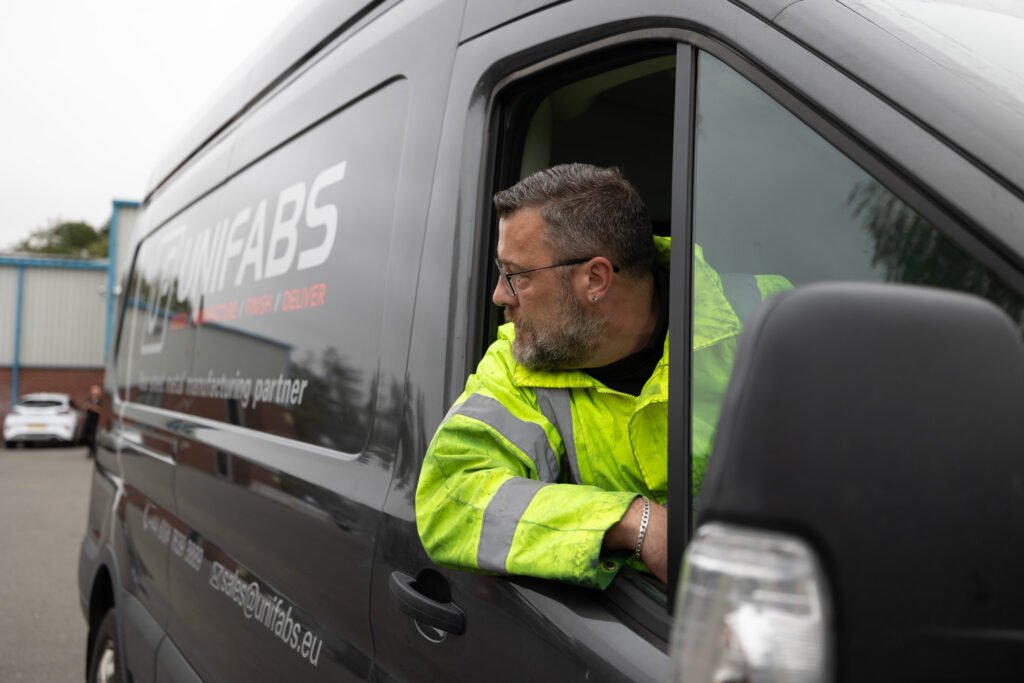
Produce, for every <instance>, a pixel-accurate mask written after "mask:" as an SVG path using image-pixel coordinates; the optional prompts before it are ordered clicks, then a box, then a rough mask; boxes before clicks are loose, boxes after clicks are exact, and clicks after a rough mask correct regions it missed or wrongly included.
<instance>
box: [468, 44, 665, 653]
mask: <svg viewBox="0 0 1024 683" xmlns="http://www.w3.org/2000/svg"><path fill="white" fill-rule="evenodd" d="M676 49H677V48H676V46H675V45H674V44H645V45H642V46H640V45H631V46H630V47H629V48H628V50H618V51H613V52H610V53H608V54H606V55H604V56H603V57H602V56H600V55H595V54H589V55H587V56H586V57H585V58H583V59H581V60H580V61H579V62H569V63H563V64H559V65H556V66H554V67H553V68H550V69H547V70H544V71H543V72H540V73H537V74H533V75H530V76H527V77H525V78H522V79H519V80H516V81H515V82H514V83H513V84H512V85H511V86H509V87H508V88H507V89H506V90H505V91H504V92H502V93H501V95H500V97H499V100H498V105H499V106H498V107H497V109H496V111H497V112H498V113H497V116H498V118H499V119H500V124H499V125H498V126H497V127H496V129H497V130H500V131H502V133H501V135H502V137H501V139H500V140H499V141H498V146H497V149H498V153H497V158H496V159H495V175H494V177H495V179H496V184H495V187H494V188H493V189H494V191H495V192H496V191H498V190H501V189H504V188H507V187H510V186H512V185H514V184H515V183H516V182H518V181H519V180H521V179H522V178H525V177H526V176H529V175H530V174H532V173H535V172H537V171H540V170H543V169H545V168H549V167H552V166H556V165H559V164H566V163H587V164H593V165H595V166H600V167H610V166H613V167H617V168H619V169H620V170H621V172H622V174H623V175H624V176H625V178H626V179H627V180H629V181H630V182H631V183H632V184H633V185H634V186H635V187H636V188H637V190H638V192H639V193H640V195H641V197H642V199H643V200H644V202H645V203H646V205H647V209H648V212H649V214H650V218H651V223H652V227H653V231H654V234H655V235H660V236H670V235H671V215H672V164H673V160H672V155H673V130H674V127H675V121H674V109H675V99H676ZM482 201H484V202H486V204H487V207H486V208H487V210H488V211H492V210H493V207H492V206H491V197H490V196H488V197H483V198H482ZM497 222H498V221H497V217H496V216H495V217H494V218H493V219H492V223H491V225H492V228H491V240H490V242H489V250H488V252H487V253H486V254H485V256H487V257H489V258H488V259H487V262H488V263H489V264H490V263H491V261H492V260H493V254H494V251H495V248H496V245H497V229H496V226H497ZM489 272H490V277H489V279H488V285H489V288H488V289H487V290H486V292H485V295H486V300H485V301H484V302H482V305H484V306H485V307H486V310H487V311H488V313H487V315H485V316H484V320H485V322H486V326H487V329H486V333H485V334H484V335H482V336H483V339H484V346H483V347H482V348H481V349H480V350H479V353H480V355H482V354H483V353H484V351H485V350H486V348H487V346H488V345H489V344H490V343H491V342H492V341H493V340H494V338H495V334H496V330H497V328H498V326H499V325H501V324H502V323H503V322H504V318H503V315H502V311H501V310H500V309H499V308H498V307H496V306H494V305H493V303H492V302H491V291H492V288H491V287H490V285H492V284H493V283H494V282H496V280H497V277H498V273H497V270H496V268H495V266H494V265H490V271H489ZM666 458H667V453H666ZM594 597H595V599H597V600H599V601H600V602H601V603H602V604H603V605H604V606H605V607H606V608H607V609H609V610H610V611H611V612H613V613H614V614H616V615H617V616H618V617H619V618H620V619H622V621H623V622H624V623H626V624H628V625H629V626H630V627H631V628H632V629H633V630H635V631H636V632H638V633H640V634H642V635H643V636H644V637H645V638H647V639H649V641H650V642H652V643H655V644H656V645H657V646H658V647H659V648H662V649H664V647H665V646H666V643H667V640H668V633H669V629H670V624H671V621H670V616H669V603H668V598H667V595H666V593H665V591H664V587H663V586H661V584H659V582H658V581H656V580H655V579H654V578H653V577H650V576H649V575H647V574H645V573H643V572H640V571H637V570H635V569H633V568H631V567H628V566H626V567H624V568H623V569H622V570H621V571H620V573H619V575H618V577H617V578H616V580H615V581H614V582H613V583H612V584H611V586H609V587H608V588H607V589H606V590H605V591H603V592H602V593H601V594H599V595H598V594H595V596H594Z"/></svg>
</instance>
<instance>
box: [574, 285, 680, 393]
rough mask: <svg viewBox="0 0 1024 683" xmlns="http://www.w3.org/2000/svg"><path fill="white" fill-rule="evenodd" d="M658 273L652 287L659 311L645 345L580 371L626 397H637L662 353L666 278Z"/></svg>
mask: <svg viewBox="0 0 1024 683" xmlns="http://www.w3.org/2000/svg"><path fill="white" fill-rule="evenodd" d="M667 275H668V274H667V273H666V272H665V271H662V270H658V271H655V277H654V287H655V292H656V296H657V297H658V301H659V305H660V310H659V311H658V324H657V326H656V327H655V328H654V334H652V335H651V338H650V339H649V340H648V341H647V345H646V346H644V347H643V348H642V349H640V350H639V351H637V352H636V353H634V354H632V355H629V356H626V357H625V358H622V359H621V360H617V361H615V362H614V363H609V364H608V365H605V366H603V367H600V368H584V369H583V372H585V373H587V374H588V375H590V376H591V377H593V378H594V379H596V380H597V381H598V382H600V383H601V384H603V385H605V386H606V387H608V388H609V389H614V390H615V391H621V392H622V393H624V394H629V395H630V396H639V395H640V391H641V390H642V389H643V388H644V384H646V383H647V380H648V379H650V378H651V375H653V374H654V368H655V367H657V365H658V361H659V360H661V357H662V355H663V354H664V352H665V335H667V334H668V287H667V286H666V284H667V281H668V278H667Z"/></svg>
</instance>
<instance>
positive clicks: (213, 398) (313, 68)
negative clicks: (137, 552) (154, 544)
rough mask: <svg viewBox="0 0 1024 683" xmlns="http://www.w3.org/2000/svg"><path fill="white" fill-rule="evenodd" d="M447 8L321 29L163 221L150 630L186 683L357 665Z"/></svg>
mask: <svg viewBox="0 0 1024 683" xmlns="http://www.w3.org/2000/svg"><path fill="white" fill-rule="evenodd" d="M461 9H462V8H461V3H460V2H445V3H435V4H434V5H433V6H424V5H422V4H421V3H407V4H401V5H397V6H395V7H391V8H390V9H385V10H383V11H381V12H379V13H378V14H377V15H376V16H374V17H372V18H371V19H370V20H368V21H367V22H366V23H365V24H360V25H359V26H358V27H357V28H356V29H354V30H353V31H352V32H351V33H350V34H345V35H342V36H340V37H339V39H338V41H337V43H336V44H332V45H328V46H327V47H325V48H324V49H323V50H322V52H321V53H319V54H318V55H316V56H315V57H313V58H311V59H309V60H308V61H307V62H306V64H305V65H304V66H303V67H301V68H299V69H298V70H297V71H296V72H295V73H294V75H292V76H290V77H289V78H288V79H287V81H286V82H285V83H283V84H282V85H281V86H280V87H279V88H278V89H276V90H275V91H274V92H272V93H271V94H270V95H269V96H268V97H267V99H266V100H265V101H262V102H260V103H259V105H258V106H255V107H253V108H252V110H251V111H250V112H249V113H248V114H247V115H246V116H244V117H243V118H242V119H241V120H240V121H239V122H238V123H237V125H236V126H235V127H234V129H233V130H232V131H231V132H230V134H228V135H227V136H226V137H225V138H224V140H223V141H222V142H221V143H220V144H224V145H230V146H231V149H232V152H231V168H230V170H229V172H228V176H227V178H226V179H225V181H224V182H223V183H222V184H220V185H219V186H218V187H217V188H216V189H215V190H214V191H213V192H212V193H210V194H209V195H207V196H205V197H203V198H202V199H200V200H199V201H198V202H197V203H195V204H194V205H193V206H192V207H190V208H189V210H188V211H187V212H186V213H185V214H182V216H181V217H179V218H175V219H173V220H172V221H171V222H170V223H168V226H169V227H170V226H175V225H179V224H180V225H182V226H184V231H183V232H182V237H181V239H182V240H183V241H184V242H183V244H185V246H183V247H182V253H187V254H191V255H192V256H191V259H192V261H191V263H190V264H188V265H186V266H185V267H184V268H183V271H182V272H184V273H185V275H184V278H183V281H184V282H185V283H186V288H187V291H188V294H189V300H190V302H191V305H192V308H191V310H190V311H189V314H188V316H187V317H188V320H187V324H189V325H191V326H193V327H194V328H195V329H196V333H197V341H196V351H195V354H194V360H193V365H192V370H191V372H190V374H189V376H188V377H186V378H185V380H184V383H183V386H182V393H183V397H184V402H185V403H184V407H183V409H182V411H181V419H180V422H179V424H178V425H177V427H176V428H177V434H178V436H179V439H180V442H181V444H180V448H179V453H178V456H177V460H176V464H177V471H176V478H175V493H176V500H177V504H178V510H179V517H180V519H181V520H182V524H183V526H182V528H181V529H180V534H175V535H174V537H173V538H172V540H171V553H170V557H169V560H168V561H169V565H170V575H171V581H170V583H171V593H172V601H173V607H172V613H171V617H170V620H169V624H168V635H169V636H170V640H171V641H173V643H174V645H175V647H176V648H178V650H180V653H181V654H182V655H183V657H184V659H185V660H186V661H187V662H188V664H189V666H191V667H192V668H193V669H194V670H195V672H196V673H197V674H198V675H199V677H200V678H202V679H203V680H210V681H233V680H237V681H338V680H346V681H347V680H363V679H366V678H367V677H369V676H370V675H371V670H372V661H373V655H374V641H373V639H372V637H371V631H370V620H369V611H370V607H371V600H370V578H371V573H370V570H371V565H372V562H373V558H374V544H375V540H376V530H377V526H378V522H379V511H380V509H381V507H382V506H383V503H384V499H385V496H386V493H387V490H388V486H389V483H390V479H391V476H392V473H393V467H394V464H395V457H394V451H395V448H396V443H397V439H398V432H399V427H398V425H399V424H400V421H401V414H402V411H403V409H404V398H403V394H404V386H405V370H404V368H405V363H406V356H407V353H408V343H409V342H408V340H409V328H410V326H411V318H412V303H413V301H412V292H413V291H414V287H415V275H416V269H417V267H418V265H419V260H418V256H419V244H420V243H421V242H422V239H423V224H424V222H425V216H426V207H427V200H428V197H429V191H430V185H429V183H423V182H422V179H423V178H425V177H429V174H430V171H431V169H432V167H433V163H434V155H435V153H436V148H437V138H438V136H439V130H440V127H441V120H442V115H443V111H444V108H443V106H444V93H445V90H446V87H447V82H448V73H449V71H450V68H451V61H452V57H453V55H454V49H455V42H456V37H457V36H456V31H457V29H458V24H459V18H460V16H461ZM424 36H429V37H430V40H429V41H426V42H425V41H424ZM163 229H164V228H162V229H161V230H163ZM159 232H160V231H158V232H157V234H159ZM162 654H163V653H162Z"/></svg>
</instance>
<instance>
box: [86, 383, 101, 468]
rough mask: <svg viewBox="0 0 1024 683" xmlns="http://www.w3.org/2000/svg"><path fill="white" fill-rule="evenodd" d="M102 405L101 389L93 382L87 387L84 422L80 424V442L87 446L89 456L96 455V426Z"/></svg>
mask: <svg viewBox="0 0 1024 683" xmlns="http://www.w3.org/2000/svg"><path fill="white" fill-rule="evenodd" d="M102 405H103V390H102V389H101V388H100V387H99V385H96V384H93V385H92V386H91V387H89V399H88V400H87V401H86V402H85V424H84V425H82V443H84V444H85V445H86V446H88V447H89V453H88V456H89V457H90V458H94V457H96V428H97V427H98V426H99V423H100V408H101V407H102Z"/></svg>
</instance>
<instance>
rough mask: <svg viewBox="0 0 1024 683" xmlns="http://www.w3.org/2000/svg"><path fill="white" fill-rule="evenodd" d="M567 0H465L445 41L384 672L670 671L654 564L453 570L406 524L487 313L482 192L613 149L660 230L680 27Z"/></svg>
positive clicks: (393, 529) (389, 569) (434, 676)
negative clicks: (500, 1) (447, 71)
mask: <svg viewBox="0 0 1024 683" xmlns="http://www.w3.org/2000/svg"><path fill="white" fill-rule="evenodd" d="M481 4H482V3H481ZM575 5H576V3H564V4H561V5H558V6H556V7H553V8H551V9H549V10H544V11H540V12H537V13H536V14H532V15H530V16H528V17H526V18H523V19H520V20H518V21H515V22H513V23H508V24H504V25H498V24H497V23H496V24H486V22H485V23H484V24H481V23H480V22H481V21H482V19H481V13H483V14H486V12H482V10H481V8H480V7H477V9H478V10H481V11H479V12H476V13H472V12H471V9H467V16H469V15H470V14H474V16H476V18H477V19H478V21H476V22H475V23H474V29H473V36H475V37H473V36H468V37H469V38H471V39H469V40H468V41H467V42H464V43H463V44H462V45H460V48H459V52H458V54H457V56H456V64H455V71H454V75H453V82H452V88H451V94H450V96H449V103H448V115H447V118H446V122H445V129H444V134H443V138H442V147H441V151H440V156H439V159H438V165H437V169H436V171H435V179H436V181H435V191H434V194H433V198H432V202H431V213H430V221H429V225H428V233H427V240H426V243H425V246H424V253H423V258H422V263H423V265H422V267H421V271H420V280H419V287H418V290H417V301H418V303H417V317H416V321H415V325H414V329H413V342H412V349H411V350H412V353H411V357H410V367H409V376H410V391H409V412H408V413H407V421H406V425H405V428H404V430H403V434H402V442H401V446H400V449H399V463H398V473H397V475H396V478H395V481H394V483H393V485H392V488H391V491H390V492H389V496H388V501H387V505H386V508H385V517H384V520H383V522H382V526H381V529H380V532H379V542H378V550H377V554H378V559H377V561H376V562H375V564H374V583H373V596H374V597H373V604H374V606H375V608H374V610H373V618H374V622H373V623H374V635H375V640H376V643H377V665H378V667H379V668H380V669H381V673H380V675H381V676H382V677H385V678H387V677H391V678H394V679H396V680H529V679H535V680H584V679H586V678H587V677H592V678H594V679H595V680H662V679H663V678H664V676H665V674H666V670H667V657H666V655H665V651H666V649H667V638H668V632H669V624H670V621H669V608H668V596H667V594H666V592H665V591H664V590H663V589H662V588H661V587H659V586H658V585H657V584H656V582H654V581H653V580H652V579H650V578H649V577H646V576H642V575H640V574H639V573H637V572H632V571H628V572H624V573H623V574H622V575H620V577H619V579H617V580H616V582H615V583H614V584H613V587H612V588H611V589H609V590H608V591H606V592H603V593H602V592H597V591H592V590H589V589H583V588H577V587H573V586H567V585H562V584H555V583H552V582H545V581H540V580H534V579H528V578H521V577H499V576H488V575H482V574H476V573H469V572H465V571H458V570H449V569H445V568H442V567H439V566H437V565H434V564H433V563H432V562H431V561H430V560H429V559H428V558H427V557H426V555H425V553H424V551H423V550H422V545H421V544H420V542H419V538H418V535H417V531H416V524H415V510H414V496H415V490H416V484H417V479H418V475H419V466H420V462H421V461H422V457H423V453H424V452H425V450H426V448H427V445H428V443H429V441H430V439H431V437H432V435H433V432H434V430H435V429H436V428H437V425H438V424H439V423H440V421H441V419H442V418H443V416H444V414H445V413H446V412H447V410H448V408H449V406H450V405H451V402H452V401H453V400H454V399H455V398H456V397H457V396H458V394H459V393H461V391H462V387H463V385H464V383H465V379H466V376H467V375H468V374H469V373H470V372H472V370H473V368H474V367H475V365H476V362H477V360H479V358H480V356H481V355H482V354H483V351H484V349H485V348H486V347H487V345H488V344H489V343H490V341H492V340H493V338H494V332H495V330H496V328H497V325H498V323H499V317H500V312H499V311H497V310H496V309H495V308H494V307H493V305H492V304H491V303H490V292H491V291H492V290H493V287H494V284H495V282H496V277H497V274H496V272H494V271H493V270H492V268H491V266H490V264H491V262H492V259H493V254H494V247H495V244H494V238H495V228H496V220H495V219H494V218H493V216H492V215H491V209H490V197H491V195H492V194H493V192H494V191H495V190H497V189H499V188H503V187H507V186H508V185H511V184H512V183H514V182H515V181H516V180H518V179H519V178H520V177H521V176H522V175H525V174H528V173H530V172H532V171H535V170H538V169H540V168H543V167H547V166H550V165H554V164H557V163H562V162H569V161H582V162H590V163H596V164H600V165H612V164H615V165H618V166H620V167H622V168H623V169H624V170H625V172H626V175H627V177H629V178H630V179H631V180H633V181H634V183H635V184H636V185H637V186H638V188H639V189H640V192H641V194H642V195H643V196H644V198H645V200H647V202H648V204H649V205H650V209H651V213H652V215H653V216H654V217H655V227H656V230H657V231H658V232H660V233H662V234H668V233H669V232H670V230H671V222H672V221H671V218H672V210H673V202H674V201H675V198H674V196H673V192H672V183H673V176H672V169H673V156H674V153H675V152H674V147H673V140H674V137H675V135H676V132H675V127H676V120H675V118H674V116H673V112H674V108H675V100H676V89H677V85H676V84H677V79H678V78H680V74H679V72H678V69H679V67H678V64H679V59H680V57H679V54H680V47H679V43H678V41H676V40H673V39H672V37H671V36H670V35H669V34H667V33H661V34H659V33H657V32H645V31H634V30H630V26H629V25H628V24H626V23H623V22H622V20H623V19H625V18H628V14H629V7H628V6H626V5H623V4H621V3H614V2H608V3H601V2H596V3H588V4H587V5H586V6H585V7H577V6H575ZM471 7H472V5H471ZM499 18H500V17H498V16H497V15H495V21H496V22H498V19H499ZM499 23H500V22H499ZM688 50H689V48H685V49H684V50H683V54H684V59H685V57H686V56H688V55H689V51H688ZM683 73H684V74H685V77H686V78H688V75H689V71H688V70H687V69H686V68H684V69H683ZM684 134H685V129H684ZM439 349H445V350H446V359H445V363H440V362H439V361H438V351H439ZM417 609H419V610H420V611H421V613H422V614H423V615H432V616H424V617H419V616H417V615H416V611H417Z"/></svg>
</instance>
